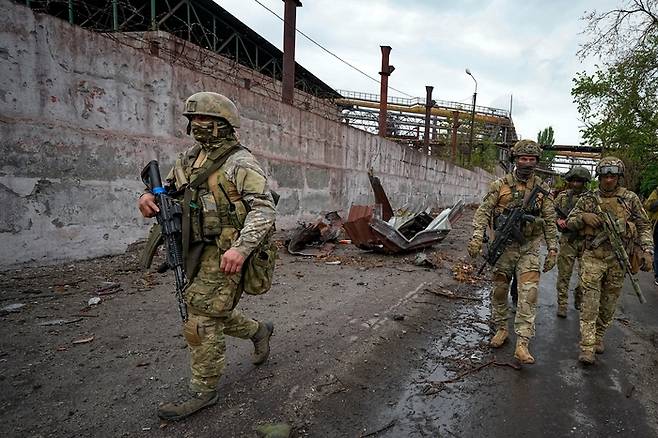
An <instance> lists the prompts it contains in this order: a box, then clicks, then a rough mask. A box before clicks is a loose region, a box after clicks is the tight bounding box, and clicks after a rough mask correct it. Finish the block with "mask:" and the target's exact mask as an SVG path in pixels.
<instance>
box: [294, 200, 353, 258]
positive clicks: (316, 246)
mask: <svg viewBox="0 0 658 438" xmlns="http://www.w3.org/2000/svg"><path fill="white" fill-rule="evenodd" d="M342 226H343V219H342V218H341V217H340V216H339V215H338V213H337V212H335V211H332V212H329V213H327V214H325V215H324V216H323V217H321V218H319V219H318V220H317V221H315V222H314V223H312V224H309V225H304V224H302V226H301V227H300V228H298V229H297V231H295V233H294V234H293V235H292V237H291V238H290V240H289V241H288V246H287V248H288V252H289V253H290V254H293V255H303V256H326V255H329V254H331V252H332V251H333V250H334V244H333V243H329V242H335V241H336V240H337V239H338V236H340V232H341V227H342ZM309 246H310V247H311V248H308V247H309Z"/></svg>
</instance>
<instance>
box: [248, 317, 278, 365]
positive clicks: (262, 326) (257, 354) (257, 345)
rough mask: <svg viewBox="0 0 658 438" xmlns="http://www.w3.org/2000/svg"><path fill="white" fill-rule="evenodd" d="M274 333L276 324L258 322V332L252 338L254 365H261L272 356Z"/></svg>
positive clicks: (252, 359) (252, 360)
mask: <svg viewBox="0 0 658 438" xmlns="http://www.w3.org/2000/svg"><path fill="white" fill-rule="evenodd" d="M272 332H274V324H272V323H271V322H269V321H268V322H264V323H263V322H258V331H257V332H256V334H255V335H253V336H252V337H251V342H253V343H254V354H253V355H252V357H251V362H252V363H253V364H254V365H260V364H262V363H264V362H265V361H266V360H267V357H268V356H269V355H270V338H271V337H272Z"/></svg>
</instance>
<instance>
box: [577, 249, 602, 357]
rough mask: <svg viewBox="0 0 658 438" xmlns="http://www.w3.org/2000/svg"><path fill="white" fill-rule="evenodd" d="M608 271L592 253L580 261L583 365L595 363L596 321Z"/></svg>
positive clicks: (588, 252) (588, 253)
mask: <svg viewBox="0 0 658 438" xmlns="http://www.w3.org/2000/svg"><path fill="white" fill-rule="evenodd" d="M606 269H607V265H606V263H605V262H604V261H603V260H601V259H599V258H597V257H594V255H593V254H592V252H591V251H585V253H584V254H583V256H582V258H581V259H580V288H581V290H582V294H583V295H582V302H581V304H580V351H581V355H580V356H579V360H580V361H581V362H583V363H593V362H594V348H595V345H596V320H597V318H598V315H599V305H600V299H601V283H602V280H603V275H604V274H605V271H606Z"/></svg>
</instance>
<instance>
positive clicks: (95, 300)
mask: <svg viewBox="0 0 658 438" xmlns="http://www.w3.org/2000/svg"><path fill="white" fill-rule="evenodd" d="M100 303H101V297H91V298H89V301H88V302H87V305H88V306H96V305H98V304H100Z"/></svg>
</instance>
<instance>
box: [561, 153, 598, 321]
mask: <svg viewBox="0 0 658 438" xmlns="http://www.w3.org/2000/svg"><path fill="white" fill-rule="evenodd" d="M564 179H565V180H566V181H567V182H568V183H569V188H568V189H567V190H565V191H563V192H560V194H559V195H557V197H556V198H555V212H556V213H557V227H558V230H560V232H561V233H562V236H561V237H560V252H559V254H558V256H557V316H559V317H560V318H566V317H567V302H568V301H569V281H570V280H571V274H572V272H573V267H574V264H575V262H576V260H579V259H580V256H582V255H583V250H584V249H585V246H584V240H583V239H582V237H581V236H580V235H579V234H578V233H576V232H573V231H570V230H569V229H568V228H567V216H568V215H569V213H570V212H571V210H573V207H574V206H575V205H576V202H577V201H578V199H579V198H580V196H581V195H582V194H583V192H584V191H585V184H586V183H587V182H589V181H590V179H591V175H590V173H589V170H587V169H585V168H584V167H581V166H576V167H574V168H573V169H571V170H569V172H567V174H566V175H565V176H564ZM580 300H581V290H580V285H578V286H576V290H575V291H574V306H575V307H576V309H580Z"/></svg>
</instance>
